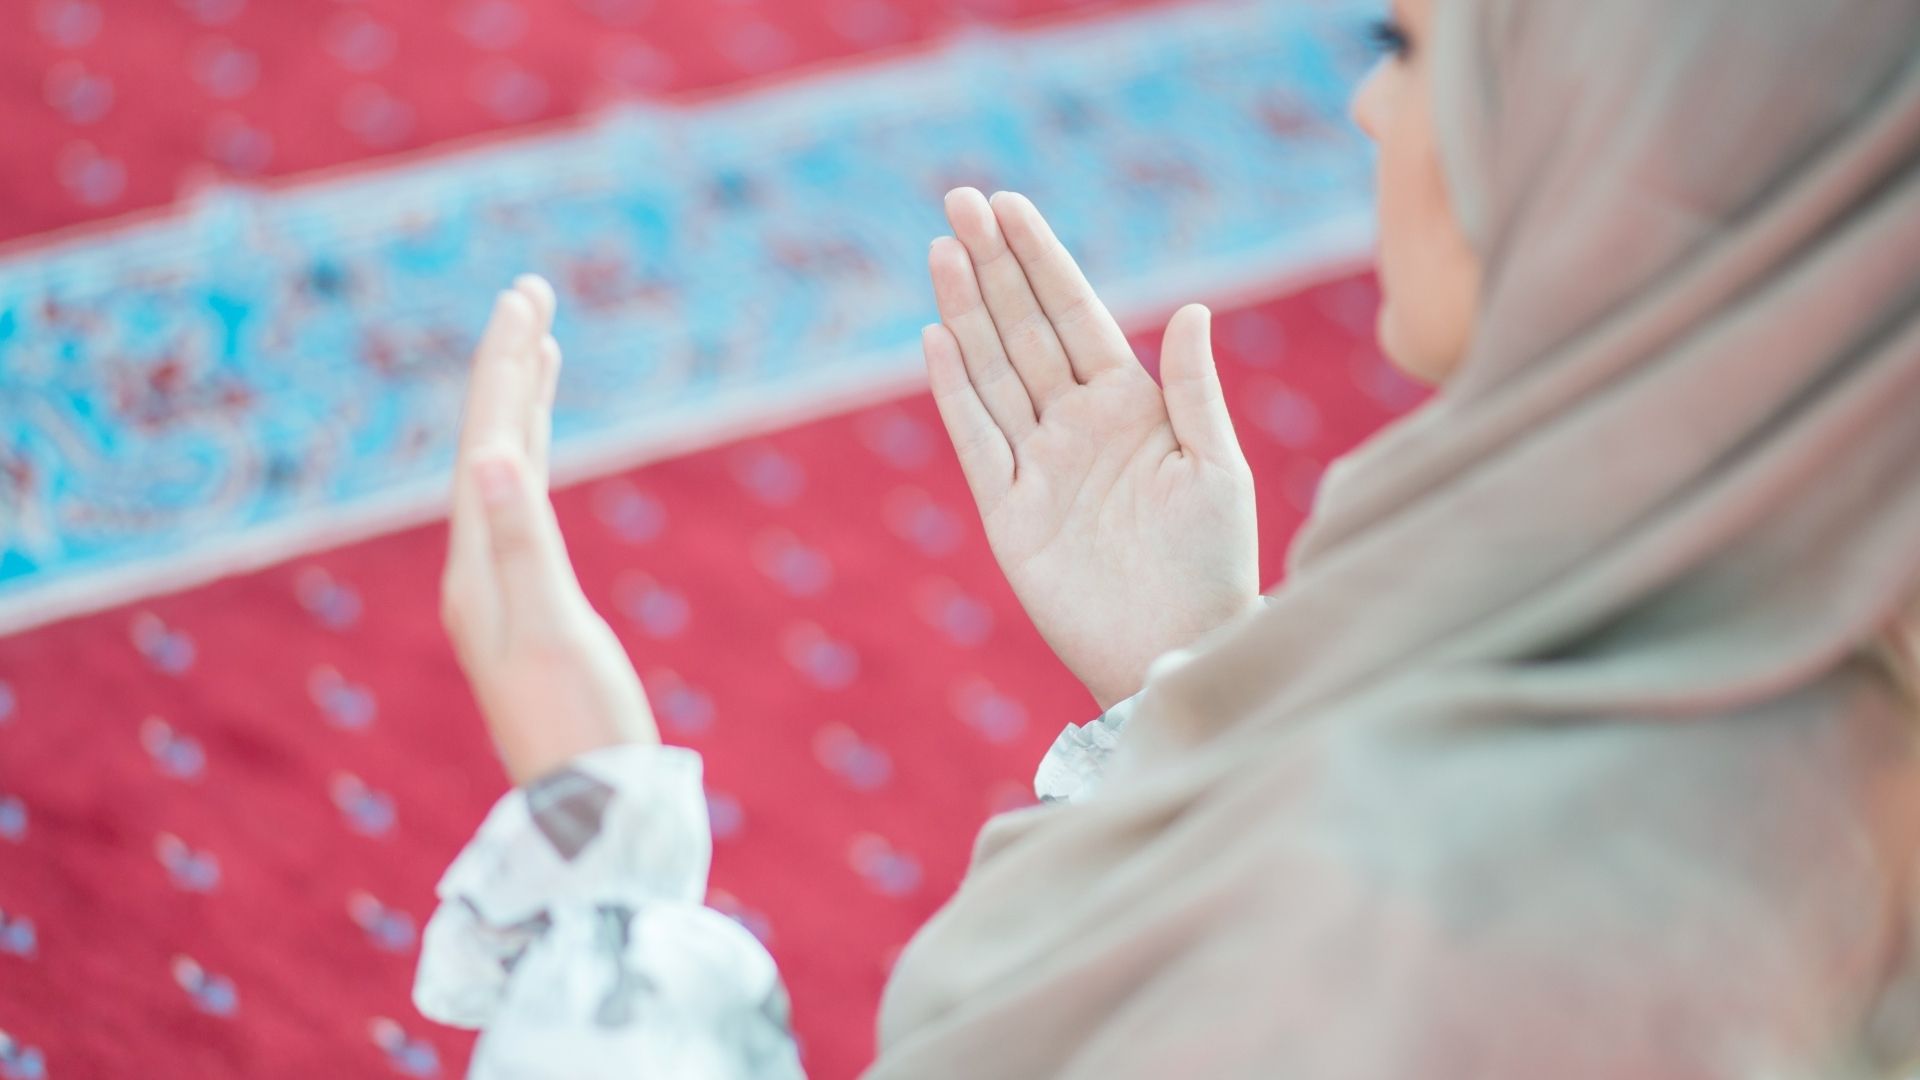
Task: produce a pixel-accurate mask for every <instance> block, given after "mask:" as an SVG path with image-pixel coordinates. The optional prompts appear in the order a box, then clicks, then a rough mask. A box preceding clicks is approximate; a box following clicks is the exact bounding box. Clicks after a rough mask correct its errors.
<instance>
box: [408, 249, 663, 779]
mask: <svg viewBox="0 0 1920 1080" xmlns="http://www.w3.org/2000/svg"><path fill="white" fill-rule="evenodd" d="M553 309H554V295H553V288H552V286H550V285H548V284H547V283H546V282H545V281H543V280H542V279H540V278H538V277H534V276H531V275H527V276H523V277H521V278H519V279H518V280H516V281H515V282H514V286H513V288H511V289H509V290H507V291H505V292H503V293H501V294H500V296H499V298H498V299H497V300H496V302H495V304H494V308H493V316H492V318H491V319H490V320H489V321H488V323H487V329H486V333H485V334H484V335H483V336H482V337H481V339H480V345H479V347H478V348H477V349H476V350H475V352H474V357H473V372H472V376H471V380H470V382H469V385H468V389H467V401H466V408H465V416H464V419H463V420H462V424H461V431H460V448H459V459H458V463H457V464H456V466H455V473H454V488H453V514H452V519H451V523H450V529H449V541H448V548H447V565H446V571H445V573H444V574H443V576H442V578H441V582H440V617H441V622H442V624H443V625H444V626H445V628H446V631H447V636H448V637H449V638H451V639H452V641H453V647H454V652H455V653H456V654H457V655H458V657H459V660H460V667H461V668H462V670H464V671H465V672H466V676H467V682H468V684H469V685H470V686H472V687H473V694H474V697H475V698H477V699H478V700H479V702H480V710H481V712H482V713H484V714H485V716H486V720H487V727H488V729H489V730H490V731H491V732H492V734H493V741H494V745H495V747H496V748H497V749H498V750H499V753H500V758H501V760H502V761H503V762H504V763H505V764H506V768H507V773H508V775H509V776H511V777H512V779H513V782H514V783H516V784H524V783H526V782H527V781H529V780H533V779H536V778H538V777H540V776H542V775H544V774H546V773H548V772H551V771H553V770H554V769H557V768H559V767H560V766H562V765H564V764H566V763H567V762H568V761H569V760H571V759H573V758H574V757H576V756H578V755H580V754H583V753H586V752H588V751H590V750H597V749H600V748H602V747H606V746H612V745H614V744H616V743H622V742H632V741H647V742H657V741H658V740H659V735H658V733H657V731H656V729H655V727H654V722H653V714H652V711H651V710H650V709H649V708H648V705H647V697H646V692H645V691H644V690H643V689H642V688H641V685H640V678H639V676H638V675H637V674H635V673H634V669H633V664H632V662H631V661H630V660H628V659H627V654H626V651H625V650H624V649H623V648H622V647H621V645H620V641H619V639H618V638H616V637H615V636H614V634H613V631H612V629H611V628H609V627H608V626H607V623H606V620H605V619H602V618H601V617H600V616H599V614H598V613H596V612H595V611H594V610H593V606H592V605H591V604H589V603H588V602H587V598H586V595H585V594H584V593H582V592H581V590H580V582H579V580H578V579H577V578H576V577H575V576H574V573H573V566H572V564H571V563H570V562H569V561H568V559H567V551H566V545H565V543H564V542H563V541H562V539H561V536H560V523H559V521H558V520H557V519H556V518H555V517H554V513H553V504H552V503H551V502H550V501H549V500H548V498H547V450H548V444H549V440H550V434H551V430H552V415H553V394H554V386H555V382H556V380H557V378H558V376H559V371H560V346H559V345H558V343H556V342H555V341H554V339H553V336H552V334H551V333H550V332H549V331H550V330H551V328H552V325H553Z"/></svg>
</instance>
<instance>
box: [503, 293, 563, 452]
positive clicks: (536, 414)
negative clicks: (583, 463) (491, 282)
mask: <svg viewBox="0 0 1920 1080" xmlns="http://www.w3.org/2000/svg"><path fill="white" fill-rule="evenodd" d="M513 288H514V291H516V292H518V293H520V295H522V296H525V297H526V298H527V302H528V303H530V304H532V305H533V316H534V318H533V338H532V340H533V342H534V346H533V347H534V355H533V392H532V393H530V394H528V395H527V400H526V405H525V408H526V412H527V418H526V424H525V430H526V433H527V457H528V458H529V459H530V460H531V459H533V458H535V457H536V456H537V457H539V458H540V463H539V466H538V467H537V468H536V469H535V470H534V473H533V475H534V478H535V480H536V481H537V482H538V483H539V484H540V485H541V486H543V487H544V486H545V485H546V482H547V480H546V477H547V474H546V465H545V455H544V454H539V455H536V454H535V453H534V444H535V443H536V442H538V441H540V440H541V439H543V438H546V435H545V434H543V432H542V429H543V428H545V429H547V430H548V431H551V429H552V424H551V418H550V417H548V416H547V415H546V410H547V408H548V405H547V402H546V400H545V399H544V398H543V397H542V394H543V392H544V390H545V379H546V373H547V371H546V369H547V358H546V354H545V353H544V352H543V351H542V350H544V349H545V348H546V343H547V342H548V341H550V340H552V339H553V315H554V311H555V309H556V308H557V307H558V306H559V300H558V298H557V297H555V296H554V293H553V286H552V285H550V284H548V283H547V279H546V278H543V277H541V276H540V275H538V274H521V275H520V276H519V277H517V278H514V279H513Z"/></svg>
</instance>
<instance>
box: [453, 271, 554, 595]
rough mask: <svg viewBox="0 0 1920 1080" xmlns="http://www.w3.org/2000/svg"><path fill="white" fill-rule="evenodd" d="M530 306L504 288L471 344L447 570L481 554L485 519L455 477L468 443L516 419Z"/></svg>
mask: <svg viewBox="0 0 1920 1080" xmlns="http://www.w3.org/2000/svg"><path fill="white" fill-rule="evenodd" d="M534 319H535V312H534V309H533V305H532V302H531V301H530V300H529V299H528V298H527V297H526V296H524V295H523V294H521V293H520V292H519V290H517V289H509V290H506V291H504V292H502V293H500V295H499V296H498V297H496V298H495V300H494V305H493V313H492V315H491V316H490V317H489V318H488V320H487V327H486V329H485V330H484V331H483V332H482V333H481V335H480V344H479V345H478V346H476V347H475V348H474V352H473V369H472V371H471V372H470V373H469V375H468V377H467V398H466V402H465V404H464V405H462V406H461V414H462V417H461V423H460V437H459V441H458V455H457V460H456V461H455V464H454V477H455V482H454V484H453V507H452V513H451V517H450V519H449V523H448V525H449V528H448V537H447V566H448V576H449V577H450V578H451V577H454V576H456V575H461V574H464V570H463V568H465V567H469V566H472V565H474V563H475V562H476V560H484V558H485V555H484V552H485V547H486V525H485V522H484V521H483V520H482V519H481V516H480V507H479V505H478V503H477V502H476V500H475V499H474V497H473V493H472V491H471V485H469V484H466V483H463V482H461V479H460V478H461V476H462V475H463V474H464V473H465V472H466V471H467V468H468V458H469V457H470V455H471V453H472V449H473V447H475V446H477V445H479V444H480V443H481V442H482V440H489V439H492V440H497V439H499V438H501V437H502V436H501V435H500V434H499V433H500V432H501V431H511V430H513V429H515V428H516V427H517V426H518V425H519V424H520V422H521V421H520V419H519V417H520V415H521V412H520V410H519V409H518V408H517V407H516V403H517V399H518V395H520V394H522V393H523V391H522V390H521V389H520V388H519V383H520V382H521V373H520V371H519V367H520V364H519V363H518V361H517V359H516V358H517V356H518V354H520V353H522V352H524V351H525V347H524V344H523V342H524V341H525V340H526V339H527V337H528V335H530V334H531V333H532V328H533V325H534Z"/></svg>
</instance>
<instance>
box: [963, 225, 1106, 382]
mask: <svg viewBox="0 0 1920 1080" xmlns="http://www.w3.org/2000/svg"><path fill="white" fill-rule="evenodd" d="M947 220H948V221H949V222H950V223H952V225H953V235H954V236H955V237H956V238H957V239H958V240H959V241H960V242H961V243H962V244H964V245H966V249H967V254H968V255H970V256H971V257H972V259H973V271H974V276H975V277H976V278H978V279H979V282H980V295H981V297H982V298H983V299H984V300H985V302H986V306H987V312H988V314H989V315H991V316H992V318H993V325H994V326H995V327H996V328H998V330H999V332H1000V341H1001V343H1002V344H1003V346H1004V347H1005V349H1006V354H1007V359H1008V360H1010V361H1012V363H1013V369H1014V370H1015V371H1017V372H1019V373H1020V381H1021V382H1022V383H1023V384H1025V385H1026V388H1027V396H1028V397H1029V398H1031V399H1032V401H1033V406H1034V413H1035V415H1042V414H1044V413H1045V412H1046V411H1047V405H1048V404H1049V403H1050V402H1052V401H1053V400H1054V399H1055V398H1058V397H1059V396H1060V395H1061V394H1063V393H1066V392H1067V391H1068V390H1071V389H1073V388H1074V387H1075V386H1076V385H1078V384H1077V383H1076V382H1075V381H1074V377H1073V365H1072V364H1070V363H1068V362H1067V353H1066V350H1065V349H1063V348H1061V347H1060V338H1059V337H1058V336H1057V335H1056V334H1055V333H1054V331H1053V323H1052V322H1050V321H1049V320H1048V319H1047V313H1046V311H1045V310H1043V309H1042V308H1041V307H1040V301H1039V300H1038V299H1037V298H1036V297H1035V296H1034V295H1033V286H1032V285H1031V284H1029V283H1028V281H1027V274H1026V271H1024V270H1022V269H1021V268H1020V260H1018V259H1016V258H1014V256H1013V251H1012V250H1011V249H1010V248H1008V247H1007V240H1006V237H1004V236H1002V235H1001V234H1000V222H999V221H998V219H996V218H995V217H994V216H993V207H991V206H989V205H988V204H987V198H986V196H984V195H982V194H980V192H979V190H978V189H975V188H958V189H956V190H954V191H951V192H949V193H948V194H947Z"/></svg>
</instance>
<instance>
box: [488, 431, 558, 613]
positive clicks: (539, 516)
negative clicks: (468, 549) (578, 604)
mask: <svg viewBox="0 0 1920 1080" xmlns="http://www.w3.org/2000/svg"><path fill="white" fill-rule="evenodd" d="M473 482H474V486H475V487H477V488H478V489H479V494H480V505H481V507H482V510H483V517H484V518H485V520H486V526H487V551H488V556H489V560H490V562H491V564H492V568H493V578H494V583H495V586H496V587H497V588H498V589H499V593H500V600H501V608H502V610H503V612H504V613H505V616H506V623H507V626H508V628H509V629H510V630H511V631H512V632H515V633H525V632H527V631H536V632H538V631H541V630H546V629H550V628H552V627H554V626H556V625H557V624H558V623H559V621H560V620H561V619H562V618H563V617H564V616H565V614H566V612H567V611H568V610H569V607H568V605H569V601H570V600H571V598H572V597H573V595H574V594H576V593H578V592H579V591H580V584H579V581H578V580H577V579H576V578H575V577H574V576H573V567H572V565H571V564H569V563H568V561H567V551H566V545H565V543H564V542H563V541H562V540H561V538H560V523H559V521H558V520H557V519H556V518H555V517H554V516H553V504H552V503H551V502H549V501H547V499H546V497H545V495H544V493H543V492H541V491H540V490H539V489H538V487H537V486H536V485H535V484H534V483H533V482H532V476H531V469H530V467H529V463H528V461H527V457H526V453H525V452H524V451H523V450H521V449H520V448H518V447H508V446H494V447H488V448H486V449H483V450H480V451H477V452H476V453H475V454H474V457H473Z"/></svg>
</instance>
